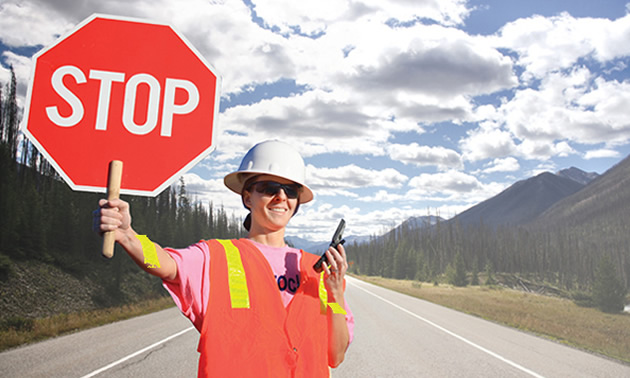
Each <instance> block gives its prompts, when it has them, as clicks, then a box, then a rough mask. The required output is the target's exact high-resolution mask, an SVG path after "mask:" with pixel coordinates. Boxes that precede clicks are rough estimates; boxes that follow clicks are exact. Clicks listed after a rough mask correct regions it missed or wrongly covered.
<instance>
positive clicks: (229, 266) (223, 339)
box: [94, 141, 354, 377]
mask: <svg viewBox="0 0 630 378" xmlns="http://www.w3.org/2000/svg"><path fill="white" fill-rule="evenodd" d="M224 183H225V185H226V186H227V187H228V188H229V189H230V190H232V191H233V192H235V193H237V194H240V195H241V199H242V201H243V205H244V206H245V207H246V208H247V209H248V210H249V211H250V213H249V215H248V216H247V218H246V219H245V222H244V225H245V228H246V229H247V230H248V235H247V238H244V239H237V240H208V241H201V242H198V243H196V244H193V245H191V246H189V247H187V248H184V249H172V248H162V247H161V246H159V245H158V244H156V243H153V245H152V247H153V246H154V249H153V248H151V249H152V251H151V253H152V254H153V253H154V254H155V256H154V257H153V258H152V259H151V260H152V261H151V264H149V263H147V261H146V258H145V252H144V251H143V243H144V245H145V249H146V243H147V239H144V238H139V237H138V236H139V235H138V233H136V231H135V230H134V229H133V227H132V225H131V215H130V208H129V203H127V202H125V201H123V200H113V201H107V200H100V201H99V209H98V210H97V211H95V212H94V214H95V215H94V218H95V219H94V220H95V231H97V232H100V233H102V232H105V231H115V235H116V237H115V238H116V242H117V243H119V244H120V245H121V246H122V247H123V248H124V249H125V251H126V252H127V253H128V254H129V256H130V257H131V258H132V259H133V260H134V261H135V262H136V263H137V264H138V265H139V266H140V267H141V268H142V269H144V270H145V271H146V272H148V273H150V274H153V275H155V276H157V277H160V278H161V279H162V280H163V285H164V287H165V288H166V289H167V290H168V292H169V293H170V294H171V296H172V297H173V300H174V301H175V303H176V304H177V306H178V307H179V309H180V310H181V311H182V313H183V314H184V315H186V316H187V317H188V318H189V319H190V321H191V322H192V323H193V324H194V326H195V327H196V328H197V330H198V331H199V332H200V338H199V346H198V351H199V353H200V358H199V368H198V375H199V376H200V377H207V376H212V377H328V376H329V374H330V370H329V367H337V366H338V365H339V364H340V363H341V362H342V361H343V359H344V357H345V353H346V350H347V348H348V346H349V344H350V342H351V340H352V337H353V329H354V318H353V315H352V313H351V312H350V309H349V307H348V305H347V303H346V301H345V298H344V292H345V285H344V284H345V279H344V276H345V273H346V271H347V269H348V263H347V259H346V252H345V249H344V248H343V245H341V244H340V245H339V246H338V247H337V248H329V249H328V251H326V255H327V258H328V264H329V266H324V271H323V272H322V274H318V273H316V272H315V271H314V270H313V268H312V266H313V264H314V263H315V262H316V261H317V260H318V258H319V256H317V255H314V254H311V253H308V252H305V251H301V250H298V249H295V248H291V247H289V246H287V245H286V244H285V241H284V235H285V228H286V226H287V224H288V222H289V221H290V219H291V217H292V216H293V215H294V214H295V212H296V211H297V209H298V207H299V205H300V204H303V203H307V202H309V201H311V200H312V199H313V192H312V191H311V189H310V188H309V187H308V186H307V185H306V183H305V166H304V160H303V159H302V157H301V156H300V154H299V153H298V152H297V151H296V150H295V149H294V148H293V147H291V146H290V145H288V144H286V143H283V142H280V141H266V142H262V143H259V144H257V145H255V146H254V147H252V148H251V149H250V150H249V151H248V152H247V154H246V155H245V157H244V158H243V160H242V161H241V164H240V167H239V169H238V170H237V171H235V172H233V173H230V174H228V175H227V176H225V178H224ZM148 236H149V237H151V235H148ZM155 238H159V235H158V236H155ZM156 260H157V261H156ZM156 263H159V267H157V264H156Z"/></svg>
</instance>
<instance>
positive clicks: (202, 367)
mask: <svg viewBox="0 0 630 378" xmlns="http://www.w3.org/2000/svg"><path fill="white" fill-rule="evenodd" d="M206 243H208V246H209V249H210V272H209V273H210V293H209V300H208V310H207V311H206V316H205V318H204V321H203V326H202V330H201V337H200V339H199V346H198V351H199V353H200V357H199V377H328V376H329V369H328V322H327V318H326V310H327V309H326V303H327V300H326V292H325V288H324V285H323V275H318V274H317V273H316V272H315V271H314V270H313V269H312V266H313V264H315V262H316V261H317V259H318V258H319V256H316V255H313V254H311V253H307V252H302V258H301V262H300V286H299V287H298V290H297V292H296V293H295V295H294V297H293V299H292V300H291V302H290V303H289V305H288V307H287V308H285V307H284V305H283V303H282V299H281V297H280V292H279V291H278V286H277V283H276V282H275V280H274V274H273V271H272V270H271V267H270V266H269V263H268V262H267V260H266V259H265V257H264V256H263V254H262V253H261V252H260V251H259V250H258V249H257V248H256V247H255V246H254V245H253V244H251V243H250V242H249V241H247V240H245V239H239V240H210V241H206ZM241 257H242V258H241Z"/></svg>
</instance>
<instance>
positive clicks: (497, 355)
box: [346, 277, 544, 378]
mask: <svg viewBox="0 0 630 378" xmlns="http://www.w3.org/2000/svg"><path fill="white" fill-rule="evenodd" d="M347 278H348V277H346V279H347ZM347 281H348V283H350V284H351V285H352V286H354V287H356V288H358V289H360V290H363V291H364V292H366V293H368V294H370V295H372V296H374V297H376V298H378V299H380V300H382V301H383V302H385V303H387V304H390V305H392V306H394V307H396V308H397V309H399V310H401V311H403V312H405V313H407V314H409V315H411V316H413V317H415V318H416V319H419V320H422V321H423V322H425V323H427V324H429V325H431V326H433V327H435V328H437V329H439V330H440V331H442V332H445V333H447V334H449V335H451V336H453V337H455V338H456V339H458V340H461V341H463V342H465V343H466V344H468V345H470V346H472V347H474V348H477V349H479V350H480V351H482V352H484V353H487V354H489V355H491V356H492V357H494V358H496V359H498V360H501V361H503V362H505V363H506V364H508V365H511V366H513V367H515V368H517V369H519V370H521V371H523V372H525V373H527V374H529V375H531V376H533V377H537V378H544V377H543V376H542V375H540V374H537V373H535V372H533V371H531V370H529V369H527V368H526V367H523V366H521V365H519V364H517V363H516V362H513V361H510V360H508V359H507V358H505V357H503V356H501V355H499V354H497V353H494V352H493V351H491V350H488V349H486V348H484V347H482V346H481V345H478V344H475V343H473V342H472V341H470V340H468V339H466V338H464V337H462V336H460V335H458V334H456V333H453V332H451V331H449V330H448V329H446V328H444V327H442V326H440V325H437V324H435V323H433V322H432V321H430V320H428V319H425V318H423V317H422V316H420V315H417V314H415V313H413V312H411V311H409V310H407V309H406V308H404V307H401V306H399V305H397V304H395V303H393V302H391V301H389V300H387V299H385V298H383V297H381V296H380V295H378V294H374V293H372V292H371V291H369V290H367V289H364V288H362V287H361V286H359V285H358V284H357V283H356V282H354V279H347Z"/></svg>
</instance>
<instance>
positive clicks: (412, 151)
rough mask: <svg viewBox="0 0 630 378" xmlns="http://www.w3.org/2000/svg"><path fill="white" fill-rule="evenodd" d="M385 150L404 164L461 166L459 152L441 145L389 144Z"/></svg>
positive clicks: (440, 166)
mask: <svg viewBox="0 0 630 378" xmlns="http://www.w3.org/2000/svg"><path fill="white" fill-rule="evenodd" d="M387 152H388V154H389V157H390V158H391V159H392V160H394V161H401V162H403V163H405V164H414V165H417V166H437V167H438V168H439V169H460V168H463V163H462V159H461V156H460V155H459V153H457V151H454V150H450V149H448V148H444V147H441V146H436V147H430V146H420V145H418V144H417V143H411V144H390V145H389V146H388V147H387Z"/></svg>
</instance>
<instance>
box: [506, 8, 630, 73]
mask: <svg viewBox="0 0 630 378" xmlns="http://www.w3.org/2000/svg"><path fill="white" fill-rule="evenodd" d="M628 38H630V15H626V16H625V17H621V18H619V19H617V20H614V21H611V20H608V19H605V18H574V17H573V16H571V15H570V14H568V13H562V14H560V15H558V16H554V17H542V16H533V17H530V18H521V19H518V20H516V21H513V22H510V23H508V24H506V25H505V26H504V27H503V28H501V30H500V32H499V36H498V39H497V41H496V44H497V46H501V47H505V48H509V49H511V50H514V51H516V52H517V53H518V62H517V63H518V64H519V65H521V66H523V67H524V68H525V72H524V79H526V80H530V79H534V78H541V77H544V76H545V75H546V74H547V73H549V72H553V71H556V70H559V69H566V68H570V67H572V66H573V64H575V63H576V62H577V61H578V59H580V58H582V57H587V56H588V57H593V58H595V59H597V60H598V61H600V62H605V61H608V60H612V59H615V58H617V57H622V56H627V55H628V54H630V46H629V45H628V43H626V41H627V40H628Z"/></svg>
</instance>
